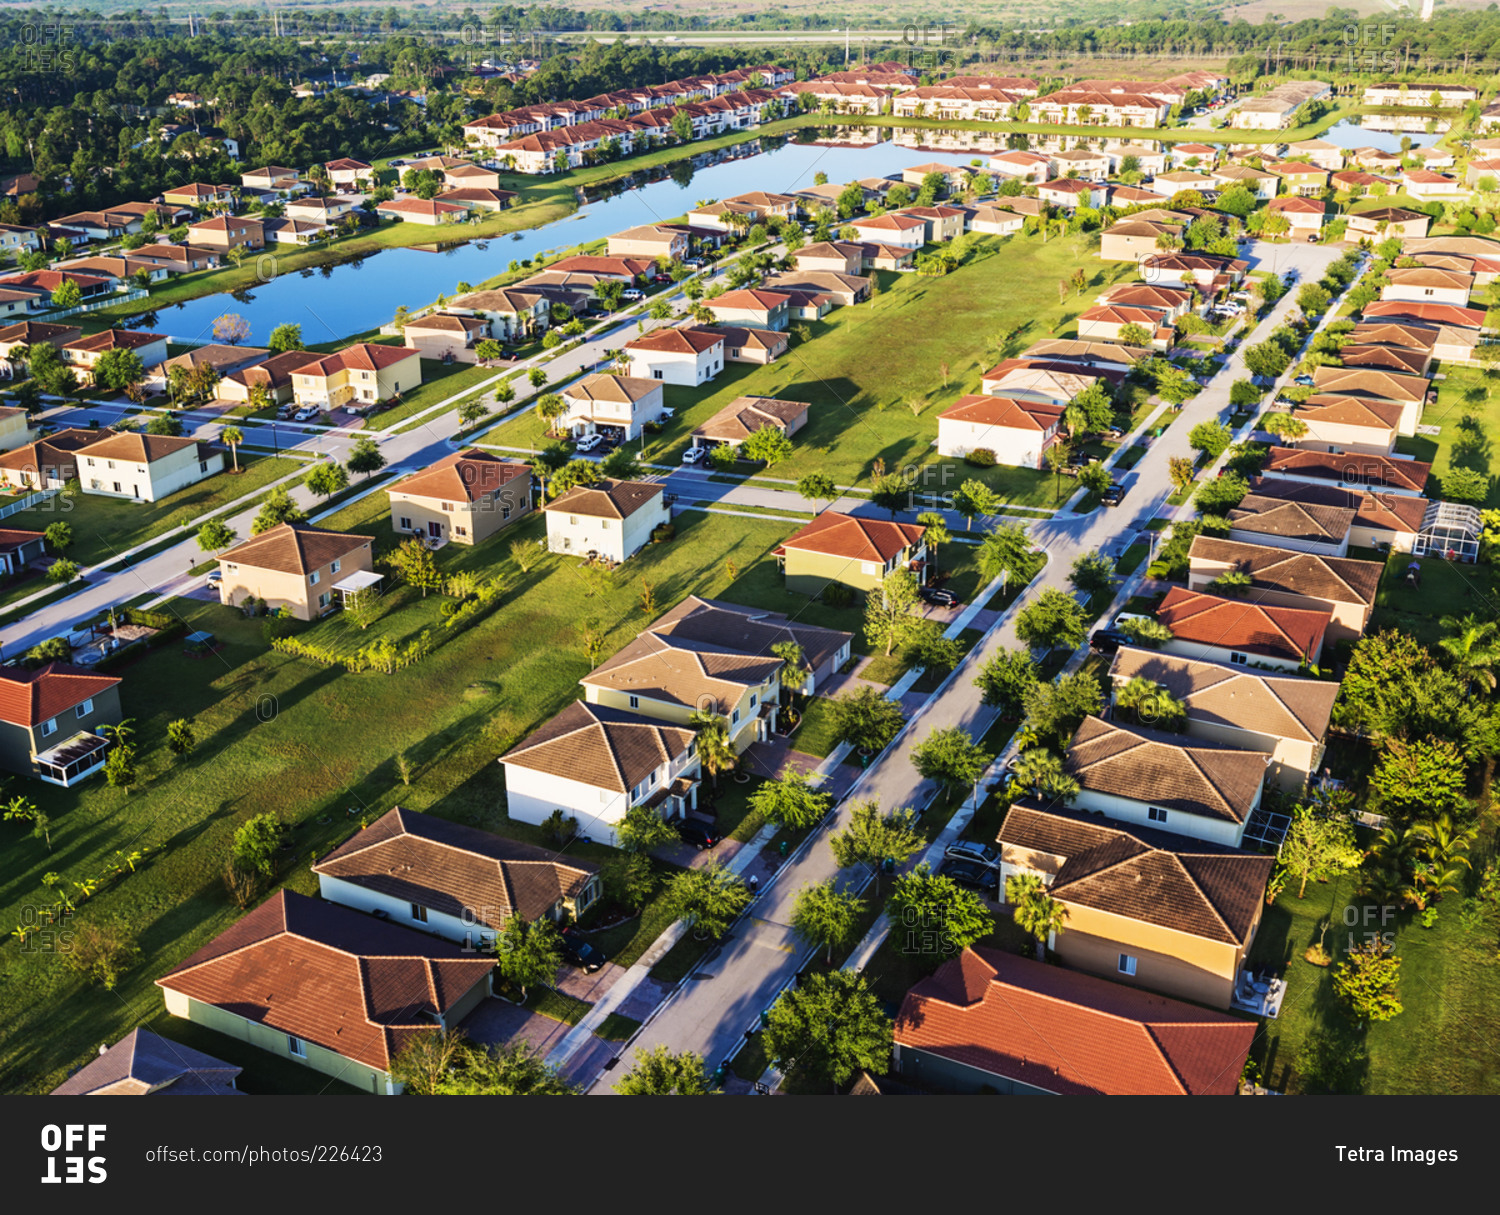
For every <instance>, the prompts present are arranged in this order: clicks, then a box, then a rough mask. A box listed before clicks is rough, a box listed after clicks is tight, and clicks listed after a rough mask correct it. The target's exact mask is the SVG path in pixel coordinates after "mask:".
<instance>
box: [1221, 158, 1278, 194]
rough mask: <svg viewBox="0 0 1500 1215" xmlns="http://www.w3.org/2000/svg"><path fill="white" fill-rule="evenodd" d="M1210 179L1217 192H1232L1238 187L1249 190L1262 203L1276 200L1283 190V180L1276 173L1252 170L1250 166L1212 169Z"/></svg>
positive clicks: (1226, 166) (1229, 166) (1224, 166)
mask: <svg viewBox="0 0 1500 1215" xmlns="http://www.w3.org/2000/svg"><path fill="white" fill-rule="evenodd" d="M1208 179H1209V180H1210V181H1211V182H1213V183H1214V188H1215V189H1216V190H1232V189H1234V188H1235V187H1236V186H1238V187H1240V188H1241V189H1244V190H1249V191H1250V193H1251V194H1253V195H1254V196H1255V197H1256V198H1257V199H1260V200H1261V201H1262V202H1264V201H1265V200H1266V199H1269V198H1275V197H1276V194H1277V192H1278V191H1279V190H1280V189H1281V178H1279V177H1277V176H1276V174H1275V173H1267V172H1266V171H1265V170H1264V169H1252V168H1251V167H1250V166H1249V165H1222V166H1220V167H1219V168H1217V169H1210V170H1209V172H1208Z"/></svg>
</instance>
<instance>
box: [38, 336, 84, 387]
mask: <svg viewBox="0 0 1500 1215" xmlns="http://www.w3.org/2000/svg"><path fill="white" fill-rule="evenodd" d="M26 369H27V371H29V372H30V373H31V378H32V379H33V380H35V381H36V382H37V384H38V385H40V386H41V389H42V391H43V392H47V393H51V394H52V395H53V396H64V395H66V394H67V393H70V392H72V391H73V390H74V389H75V388H77V387H78V376H77V375H76V374H75V373H74V371H73V369H72V368H71V367H70V366H68V365H67V364H66V363H65V362H63V357H62V354H61V352H59V350H58V349H57V347H56V346H53V345H51V344H50V343H48V342H38V343H37V344H36V345H34V346H30V347H28V348H27V353H26Z"/></svg>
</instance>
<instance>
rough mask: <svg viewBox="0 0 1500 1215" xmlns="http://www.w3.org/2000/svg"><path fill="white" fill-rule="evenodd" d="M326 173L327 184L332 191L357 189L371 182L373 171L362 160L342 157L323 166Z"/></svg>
mask: <svg viewBox="0 0 1500 1215" xmlns="http://www.w3.org/2000/svg"><path fill="white" fill-rule="evenodd" d="M323 168H324V169H326V170H327V171H328V182H329V184H330V185H331V186H333V187H334V189H341V188H349V189H358V188H359V187H360V186H362V185H364V184H366V183H368V182H369V181H370V180H371V177H372V174H373V169H372V168H371V166H369V165H367V164H365V162H364V161H362V160H352V159H350V158H349V157H347V156H346V157H343V158H341V159H339V160H330V161H328V162H327V163H326V164H325V165H324V166H323Z"/></svg>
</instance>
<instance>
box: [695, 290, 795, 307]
mask: <svg viewBox="0 0 1500 1215" xmlns="http://www.w3.org/2000/svg"><path fill="white" fill-rule="evenodd" d="M704 302H705V303H706V304H707V305H708V307H710V308H743V309H747V310H749V311H752V312H775V311H776V309H777V308H779V307H781V305H783V304H785V303H786V302H787V297H786V296H784V295H782V294H781V293H780V292H778V291H759V290H756V289H753V288H748V287H747V288H744V289H743V290H740V291H726V292H725V293H724V294H723V295H720V296H715V297H714V298H713V299H711V300H705V301H704Z"/></svg>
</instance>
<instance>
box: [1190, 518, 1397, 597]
mask: <svg viewBox="0 0 1500 1215" xmlns="http://www.w3.org/2000/svg"><path fill="white" fill-rule="evenodd" d="M1188 560H1189V561H1200V562H1209V563H1213V564H1215V565H1217V564H1220V563H1224V564H1227V565H1228V566H1230V567H1231V568H1233V569H1239V570H1244V571H1245V572H1247V573H1248V574H1249V575H1250V578H1251V586H1252V587H1253V588H1254V589H1256V590H1263V591H1266V590H1269V591H1281V592H1284V593H1286V594H1291V595H1303V596H1306V597H1307V598H1309V599H1324V600H1327V601H1329V602H1330V603H1357V604H1361V605H1363V606H1366V607H1368V606H1370V605H1372V604H1373V603H1374V602H1375V592H1376V590H1377V589H1378V588H1379V586H1380V575H1381V572H1382V571H1383V570H1384V568H1385V567H1384V566H1383V565H1382V564H1381V563H1380V562H1379V561H1358V560H1355V559H1354V558H1352V557H1321V556H1319V555H1318V554H1317V553H1296V552H1293V551H1292V550H1290V549H1285V548H1271V547H1269V546H1268V545H1264V544H1241V543H1240V542H1239V541H1237V540H1221V539H1219V538H1218V537H1216V536H1204V535H1197V536H1194V537H1193V543H1192V545H1191V547H1189V549H1188Z"/></svg>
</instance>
